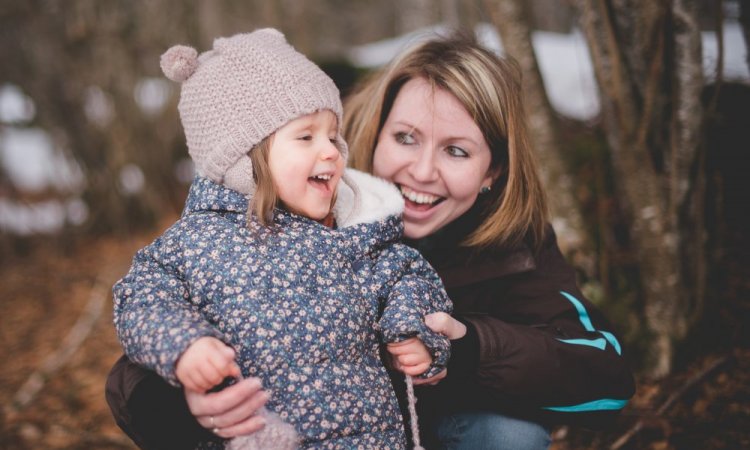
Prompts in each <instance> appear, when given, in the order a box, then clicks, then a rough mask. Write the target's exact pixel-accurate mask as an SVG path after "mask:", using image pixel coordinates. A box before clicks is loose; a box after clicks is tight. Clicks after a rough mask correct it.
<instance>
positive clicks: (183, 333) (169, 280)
mask: <svg viewBox="0 0 750 450" xmlns="http://www.w3.org/2000/svg"><path fill="white" fill-rule="evenodd" d="M161 242H162V239H157V240H156V241H154V243H153V244H151V245H149V246H148V247H146V248H144V249H142V250H140V251H139V252H138V253H136V255H135V257H134V258H133V265H132V266H131V268H130V271H129V272H128V274H127V275H126V276H125V277H124V278H123V279H121V280H120V281H118V282H117V283H116V284H115V286H114V288H113V295H114V324H115V328H116V330H117V336H118V338H119V340H120V343H121V345H122V347H123V349H124V350H125V353H126V354H127V355H128V358H130V359H131V361H133V362H135V363H137V364H139V365H141V366H144V367H146V368H148V369H151V370H154V371H155V372H157V373H158V374H159V375H161V376H162V377H163V378H164V379H165V380H167V381H168V382H169V383H170V384H172V385H173V386H176V387H179V386H180V383H179V381H178V379H177V377H176V376H175V365H176V363H177V361H178V359H179V357H180V355H182V354H183V353H184V352H185V350H186V349H187V348H188V346H190V344H192V343H193V342H194V341H196V340H197V339H199V338H201V337H205V336H213V337H216V338H218V339H221V338H222V336H221V333H220V332H219V331H218V330H216V329H215V328H214V327H212V326H211V324H210V323H208V322H207V321H206V320H205V318H204V317H203V315H202V314H201V312H200V310H199V308H198V305H196V304H194V303H191V300H195V299H194V298H191V296H190V292H189V291H188V287H187V285H186V284H185V283H184V281H183V280H182V277H181V276H180V272H179V270H178V269H177V268H176V267H175V266H174V264H175V263H174V260H173V259H171V258H170V256H169V253H167V252H165V251H164V249H163V248H162V245H161Z"/></svg>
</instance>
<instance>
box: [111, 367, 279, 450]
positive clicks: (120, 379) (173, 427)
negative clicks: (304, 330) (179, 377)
mask: <svg viewBox="0 0 750 450" xmlns="http://www.w3.org/2000/svg"><path fill="white" fill-rule="evenodd" d="M105 394H106V399H107V404H109V408H110V410H111V412H112V416H113V417H114V419H115V422H117V425H118V426H119V427H120V428H121V429H122V430H123V431H124V432H125V433H126V434H127V435H128V436H129V437H130V438H131V439H132V440H133V442H135V443H136V445H138V447H139V448H142V449H171V448H195V446H196V445H197V444H198V442H200V441H205V440H210V439H217V436H215V435H214V434H213V433H211V431H210V430H211V429H212V428H214V427H216V426H219V428H220V431H219V432H218V433H217V434H218V436H219V437H223V438H230V437H235V436H240V435H244V434H250V433H254V432H255V431H258V430H260V429H261V428H263V425H264V423H263V419H262V418H261V417H259V416H257V415H255V413H256V412H257V411H258V410H259V409H260V408H261V407H262V406H263V405H265V403H266V401H267V400H268V394H267V393H266V392H265V391H263V390H262V389H261V385H260V381H259V380H258V379H257V378H248V379H245V380H242V381H240V382H238V383H236V384H234V385H232V386H229V387H227V388H225V389H224V390H222V391H220V392H215V393H206V394H198V393H187V394H184V393H183V390H182V389H179V388H175V387H173V386H170V385H169V384H168V383H167V382H166V381H164V379H163V378H161V377H160V376H159V375H157V374H156V373H154V372H152V371H150V370H146V369H144V368H142V367H140V366H138V365H136V364H134V363H132V362H131V361H130V360H128V359H127V357H125V356H124V355H123V356H122V357H120V359H118V360H117V362H116V363H115V365H114V366H113V367H112V370H111V371H110V373H109V376H108V377H107V384H106V389H105ZM211 416H213V418H214V420H213V426H212V423H211V422H212V421H211Z"/></svg>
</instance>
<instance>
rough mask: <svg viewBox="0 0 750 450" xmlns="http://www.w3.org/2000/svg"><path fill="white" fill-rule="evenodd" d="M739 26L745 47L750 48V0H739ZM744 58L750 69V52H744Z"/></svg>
mask: <svg viewBox="0 0 750 450" xmlns="http://www.w3.org/2000/svg"><path fill="white" fill-rule="evenodd" d="M740 26H742V35H743V36H744V37H745V48H750V0H740ZM745 59H746V62H747V67H748V68H749V69H750V52H748V51H746V52H745Z"/></svg>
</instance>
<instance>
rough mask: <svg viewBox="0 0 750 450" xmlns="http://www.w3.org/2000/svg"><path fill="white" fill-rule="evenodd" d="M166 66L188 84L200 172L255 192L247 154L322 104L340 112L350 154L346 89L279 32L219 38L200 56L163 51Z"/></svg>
mask: <svg viewBox="0 0 750 450" xmlns="http://www.w3.org/2000/svg"><path fill="white" fill-rule="evenodd" d="M161 68H162V70H163V71H164V74H165V75H166V76H167V77H168V78H169V79H171V80H173V81H177V82H181V83H182V89H181V93H180V103H179V106H178V109H179V112H180V118H181V120H182V126H183V128H184V129H185V137H186V138H187V146H188V152H189V153H190V156H191V158H192V159H193V163H194V164H195V168H196V171H197V172H198V174H199V175H202V176H205V177H207V178H209V179H210V180H212V181H214V182H216V183H219V184H223V185H225V186H227V187H228V188H230V189H233V190H236V191H239V192H241V193H243V194H251V193H252V192H253V191H254V190H255V184H254V182H253V177H252V163H251V162H250V157H249V156H248V152H249V151H250V150H251V149H252V148H253V147H255V146H256V145H257V144H258V143H260V142H261V141H262V140H263V139H265V138H266V137H268V136H270V135H271V134H272V133H274V132H275V131H276V130H278V129H279V128H281V127H282V126H283V125H285V124H287V123H288V122H290V121H292V120H294V119H296V118H299V117H301V116H304V115H307V114H311V113H314V112H316V111H321V110H330V111H332V112H333V113H335V114H336V117H337V119H338V124H339V125H338V126H339V136H338V137H337V141H338V142H339V143H340V144H339V150H340V151H341V153H342V156H343V157H344V159H346V157H347V147H346V143H345V142H344V140H343V139H342V138H341V136H340V134H341V133H340V130H341V116H342V107H341V99H340V96H339V90H338V89H337V88H336V85H335V84H334V83H333V80H331V78H330V77H328V75H326V74H325V72H323V71H322V70H321V69H320V68H319V67H318V66H317V65H315V64H314V63H313V62H312V61H310V60H309V59H307V58H306V57H305V56H304V55H302V54H301V53H299V52H297V51H296V50H295V49H294V48H293V47H292V46H291V45H289V44H288V43H287V41H286V38H285V37H284V35H283V34H282V33H281V32H280V31H278V30H275V29H273V28H265V29H260V30H256V31H253V32H252V33H244V34H237V35H234V36H232V37H228V38H218V39H216V40H215V41H214V45H213V49H212V50H209V51H207V52H204V53H202V54H201V55H198V53H197V51H196V50H195V49H193V48H191V47H186V46H182V45H177V46H174V47H172V48H170V49H169V50H167V52H165V53H164V54H163V55H162V57H161Z"/></svg>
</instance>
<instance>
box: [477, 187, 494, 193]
mask: <svg viewBox="0 0 750 450" xmlns="http://www.w3.org/2000/svg"><path fill="white" fill-rule="evenodd" d="M491 190H492V188H491V187H490V186H482V187H481V188H479V193H480V194H486V193H488V192H490V191H491Z"/></svg>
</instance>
